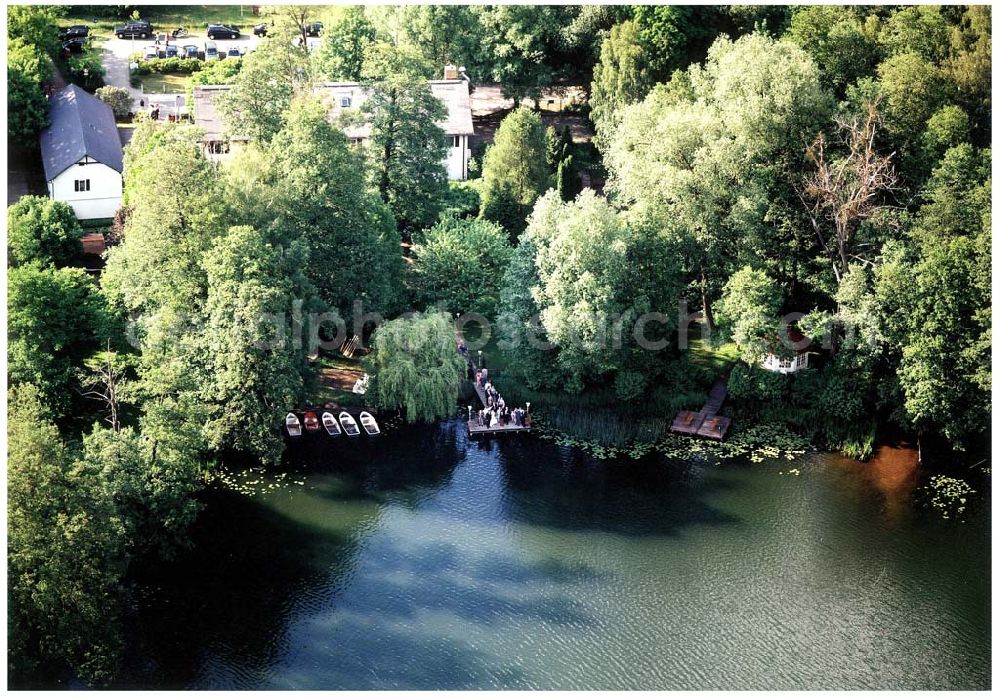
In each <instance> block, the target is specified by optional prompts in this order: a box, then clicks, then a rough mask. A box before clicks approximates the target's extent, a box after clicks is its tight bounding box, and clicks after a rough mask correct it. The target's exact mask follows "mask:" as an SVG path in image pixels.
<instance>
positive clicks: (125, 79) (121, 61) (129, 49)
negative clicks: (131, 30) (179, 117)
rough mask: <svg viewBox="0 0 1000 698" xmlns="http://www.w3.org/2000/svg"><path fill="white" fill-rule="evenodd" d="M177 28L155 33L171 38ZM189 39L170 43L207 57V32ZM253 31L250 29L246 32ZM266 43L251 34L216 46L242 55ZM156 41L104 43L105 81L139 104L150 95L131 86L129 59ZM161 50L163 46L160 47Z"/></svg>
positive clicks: (159, 28)
mask: <svg viewBox="0 0 1000 698" xmlns="http://www.w3.org/2000/svg"><path fill="white" fill-rule="evenodd" d="M174 28H175V27H169V28H168V27H162V26H154V27H153V31H154V32H156V33H167V34H169V33H170V31H172V30H173V29H174ZM188 31H189V32H190V34H189V35H188V36H186V37H183V38H180V39H176V40H171V42H170V43H171V44H172V45H176V46H177V47H178V48H179V47H181V46H185V45H189V44H194V45H197V46H198V49H199V51H201V52H202V53H204V51H205V42H206V41H211V40H210V39H209V38H208V35H207V34H206V32H205V30H204V29H203V28H199V29H198V30H197V31H196V32H195V31H191V29H190V28H189V29H188ZM247 31H248V32H249V31H250V30H249V29H248V30H247ZM262 40H263V41H266V40H267V39H261V37H257V36H254V35H253V34H252V33H247V34H241V35H240V38H239V39H215V45H216V46H217V47H218V49H219V53H220V54H224V53H225V52H226V51H228V50H229V49H230V48H231V47H234V46H235V47H237V48H239V49H240V51H241V53H244V54H245V53H249V52H250V51H253V50H254V49H256V48H257V45H258V44H259V43H260V42H261V41H262ZM155 41H156V37H155V36H154V37H152V38H146V39H138V38H137V39H119V38H117V37H114V36H112V37H111V38H109V39H108V40H107V41H105V42H104V45H103V47H102V48H103V49H104V68H105V69H106V70H107V74H106V75H105V77H104V81H105V82H106V83H107V84H109V85H115V86H116V87H124V88H126V89H128V90H129V91H130V92H131V93H132V96H133V97H134V98H135V99H136V100H137V101H138V100H139V99H143V100H144V101H148V95H146V94H145V93H143V92H142V91H141V90H139V89H136V88H133V87H132V86H131V84H130V82H129V66H128V59H129V56H130V55H132V54H133V53H139V52H142V51H143V50H144V49H145V48H146V47H147V46H151V45H153V44H154V43H155ZM161 48H162V46H161ZM158 97H162V98H164V99H167V98H169V99H170V100H171V101H172V100H173V98H175V97H176V95H175V94H163V95H158Z"/></svg>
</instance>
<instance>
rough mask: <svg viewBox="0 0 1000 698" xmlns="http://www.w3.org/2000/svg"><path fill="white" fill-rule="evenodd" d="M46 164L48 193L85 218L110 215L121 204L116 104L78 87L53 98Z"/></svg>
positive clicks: (43, 139) (44, 134)
mask: <svg viewBox="0 0 1000 698" xmlns="http://www.w3.org/2000/svg"><path fill="white" fill-rule="evenodd" d="M49 121H50V122H51V125H50V126H49V127H48V128H47V129H45V130H44V131H42V134H41V139H40V140H41V148H42V166H43V167H44V169H45V180H46V182H47V183H48V188H49V197H50V198H52V199H54V200H56V201H65V202H66V203H67V204H69V205H70V206H71V207H72V208H73V212H74V213H75V214H76V217H77V218H79V219H80V220H92V219H96V218H111V217H112V216H114V215H115V211H117V210H118V208H119V207H120V206H121V205H122V161H123V160H122V143H121V139H120V138H119V136H118V129H117V128H116V126H115V117H114V114H113V113H112V111H111V107H109V106H108V105H107V104H105V103H104V102H102V101H101V100H99V99H97V97H94V96H93V95H91V94H88V93H87V92H85V91H84V90H83V89H82V88H80V87H78V86H76V85H68V86H67V87H65V88H64V89H63V90H61V91H60V92H59V93H58V94H56V95H55V96H54V97H52V98H51V100H50V101H49Z"/></svg>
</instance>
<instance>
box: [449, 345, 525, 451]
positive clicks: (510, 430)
mask: <svg viewBox="0 0 1000 698" xmlns="http://www.w3.org/2000/svg"><path fill="white" fill-rule="evenodd" d="M465 360H466V361H468V362H469V366H470V368H471V369H472V387H473V388H475V389H476V395H478V396H479V402H480V403H481V404H482V406H483V407H486V405H487V402H486V390H484V389H483V386H481V385H479V383H478V382H476V372H477V371H478V370H479V368H478V367H477V366H476V361H475V359H473V358H472V355H471V354H465ZM524 418H525V420H526V424H525V425H524V426H517V425H516V424H514V423H513V422H511V423H509V424H497V425H496V426H493V427H490V426H480V425H479V420H477V419H471V418H470V419H469V420H468V427H469V436H495V435H497V434H520V433H524V432H530V431H531V415H529V414H526V415H524Z"/></svg>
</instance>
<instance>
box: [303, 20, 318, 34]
mask: <svg viewBox="0 0 1000 698" xmlns="http://www.w3.org/2000/svg"><path fill="white" fill-rule="evenodd" d="M302 29H303V30H304V31H305V33H306V36H319V34H320V32H321V31H323V23H322V22H312V23H311V24H306V25H305V26H303V27H302Z"/></svg>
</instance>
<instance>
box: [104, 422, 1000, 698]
mask: <svg viewBox="0 0 1000 698" xmlns="http://www.w3.org/2000/svg"><path fill="white" fill-rule="evenodd" d="M306 441H310V442H311V443H306V442H305V441H304V442H302V443H299V444H296V445H295V446H294V448H293V450H292V452H291V453H290V455H289V464H288V465H287V466H286V467H285V468H284V469H281V470H280V471H279V470H275V471H272V472H271V473H270V474H268V475H267V476H264V475H262V474H261V473H260V472H259V471H256V472H254V473H252V474H249V475H248V476H246V477H244V478H243V479H242V480H241V482H244V483H245V484H246V486H247V487H249V488H251V489H253V490H254V491H255V494H251V495H244V494H237V493H234V492H226V491H220V492H214V493H210V495H209V496H208V497H207V498H206V501H207V503H208V506H207V508H206V510H205V512H204V513H203V515H202V517H201V519H200V520H199V523H198V524H197V526H196V528H195V531H194V538H195V547H194V548H193V549H192V550H191V551H190V552H188V553H186V554H184V555H182V556H181V557H180V558H179V559H178V560H176V561H175V562H174V563H173V564H171V565H168V566H165V567H163V568H160V569H157V570H147V571H145V572H144V573H143V575H142V579H141V580H140V582H139V584H138V586H137V587H136V606H135V609H134V613H133V616H134V617H133V618H132V620H131V621H130V623H129V627H128V629H127V633H128V637H129V646H130V655H129V657H128V670H127V672H126V677H125V678H124V679H123V682H122V687H128V686H144V687H157V688H176V687H187V688H202V689H241V688H254V689H296V688H301V689H406V688H412V689H433V688H441V689H460V688H483V689H486V688H495V689H521V688H524V689H694V688H701V689H818V688H840V689H861V688H882V689H889V688H894V689H917V688H954V689H959V688H964V689H985V688H988V687H989V685H990V683H989V682H990V578H989V569H990V566H989V562H990V558H989V532H988V512H983V513H981V514H980V515H979V516H978V517H977V518H975V519H973V520H972V521H970V522H968V523H966V524H954V523H949V522H946V521H940V520H938V519H936V518H934V517H933V516H931V515H928V514H927V513H926V512H924V511H922V510H919V509H916V508H914V507H913V506H912V505H911V504H910V503H909V494H908V492H909V488H910V487H911V486H912V479H911V478H909V477H908V476H900V475H899V474H898V473H897V474H895V475H893V474H891V473H890V476H887V477H883V478H881V479H879V478H873V477H872V476H871V474H870V471H866V467H868V466H864V465H859V464H855V463H852V462H850V461H847V460H845V459H841V458H839V457H836V456H831V455H828V454H815V455H811V456H807V457H804V458H802V459H799V460H797V461H796V462H794V463H791V464H789V463H787V462H780V463H778V462H774V463H760V464H754V465H724V466H703V465H699V464H694V463H688V464H683V463H681V464H676V463H674V464H670V463H666V462H663V461H662V460H660V459H658V458H657V459H653V458H651V459H649V460H648V461H642V462H639V463H636V462H633V461H624V462H607V461H605V462H599V461H594V460H591V459H590V458H587V457H586V456H583V455H581V454H579V453H577V452H575V451H573V450H569V449H564V448H560V447H558V446H554V445H551V444H548V443H546V442H542V441H539V440H537V439H535V438H533V437H524V436H522V437H507V438H504V439H497V440H492V441H491V440H484V441H482V442H476V441H470V440H469V439H468V438H467V437H466V435H465V433H464V431H463V430H462V429H461V428H460V427H459V425H458V422H457V421H451V422H445V423H442V424H440V425H438V426H433V427H427V426H420V427H402V428H399V429H396V430H393V431H392V432H391V433H387V434H386V435H384V436H382V437H381V438H380V439H377V440H373V439H368V438H367V437H361V438H359V439H353V440H350V441H348V440H347V439H346V438H343V437H342V438H340V439H337V440H328V439H325V438H320V437H316V438H314V439H308V438H307V439H306ZM789 467H792V468H798V469H799V470H800V474H799V475H794V474H787V470H788V468H789ZM779 472H785V473H786V474H779ZM281 473H285V474H284V475H282V474H281ZM255 481H256V482H255ZM298 483H304V484H298ZM908 483H909V484H908Z"/></svg>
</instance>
